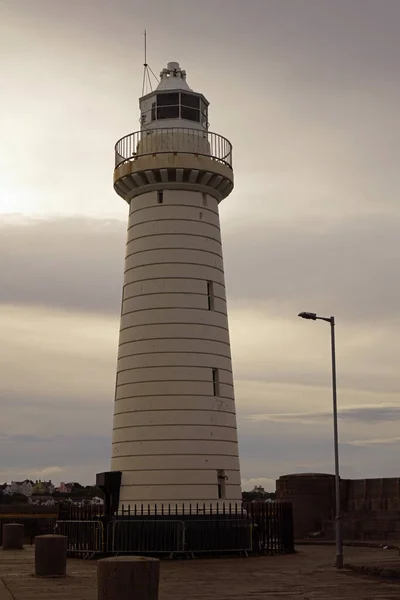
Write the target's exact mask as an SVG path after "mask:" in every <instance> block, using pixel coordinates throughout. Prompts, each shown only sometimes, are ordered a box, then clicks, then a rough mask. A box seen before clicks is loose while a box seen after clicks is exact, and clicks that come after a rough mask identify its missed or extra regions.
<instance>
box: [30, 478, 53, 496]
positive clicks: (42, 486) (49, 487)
mask: <svg viewBox="0 0 400 600" xmlns="http://www.w3.org/2000/svg"><path fill="white" fill-rule="evenodd" d="M54 490H55V487H54V485H53V484H52V483H51V481H50V480H49V481H41V480H40V479H39V480H36V482H35V483H34V484H33V486H32V493H33V494H42V495H43V494H54Z"/></svg>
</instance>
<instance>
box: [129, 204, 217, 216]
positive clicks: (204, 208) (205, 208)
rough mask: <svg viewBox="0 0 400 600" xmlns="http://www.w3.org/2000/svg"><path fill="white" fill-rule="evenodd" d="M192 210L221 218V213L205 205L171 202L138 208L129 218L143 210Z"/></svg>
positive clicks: (130, 213)
mask: <svg viewBox="0 0 400 600" xmlns="http://www.w3.org/2000/svg"><path fill="white" fill-rule="evenodd" d="M171 207H173V208H192V209H194V210H196V211H199V212H205V211H207V212H209V213H211V214H212V215H216V216H217V217H218V218H219V211H218V210H212V208H210V207H208V206H204V204H200V205H197V204H170V203H169V202H163V203H162V204H158V203H154V204H151V205H150V206H142V207H141V208H136V209H135V210H130V211H129V216H131V215H134V214H135V213H138V212H141V211H143V210H151V209H154V208H155V209H156V210H160V208H161V209H163V208H164V209H165V208H171Z"/></svg>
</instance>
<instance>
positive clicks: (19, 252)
mask: <svg viewBox="0 0 400 600" xmlns="http://www.w3.org/2000/svg"><path fill="white" fill-rule="evenodd" d="M125 238H126V226H124V225H123V224H122V223H120V222H118V221H107V220H96V219H85V218H78V217H77V218H66V219H51V218H50V219H47V220H31V221H28V222H23V221H20V222H18V223H17V222H15V220H4V221H3V222H2V223H1V224H0V256H2V257H3V258H4V257H5V259H6V260H2V261H0V281H1V288H0V302H1V303H4V304H7V303H9V304H24V305H41V306H47V307H57V308H64V309H67V310H82V311H94V312H96V311H100V312H111V313H116V314H117V313H118V311H119V307H120V303H121V288H122V273H123V260H124V245H125Z"/></svg>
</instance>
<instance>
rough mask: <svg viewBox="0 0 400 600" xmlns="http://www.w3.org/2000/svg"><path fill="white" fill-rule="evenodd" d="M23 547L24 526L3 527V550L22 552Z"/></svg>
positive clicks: (7, 524)
mask: <svg viewBox="0 0 400 600" xmlns="http://www.w3.org/2000/svg"><path fill="white" fill-rule="evenodd" d="M23 547H24V526H23V525H20V524H19V523H5V524H4V525H3V550H22V549H23Z"/></svg>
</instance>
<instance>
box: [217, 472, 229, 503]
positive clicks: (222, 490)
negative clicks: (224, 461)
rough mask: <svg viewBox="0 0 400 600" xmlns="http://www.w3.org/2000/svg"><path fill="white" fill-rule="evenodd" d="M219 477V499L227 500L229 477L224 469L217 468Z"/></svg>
mask: <svg viewBox="0 0 400 600" xmlns="http://www.w3.org/2000/svg"><path fill="white" fill-rule="evenodd" d="M217 478H218V500H225V498H226V480H227V479H228V478H227V476H226V475H225V471H224V469H218V470H217Z"/></svg>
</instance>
